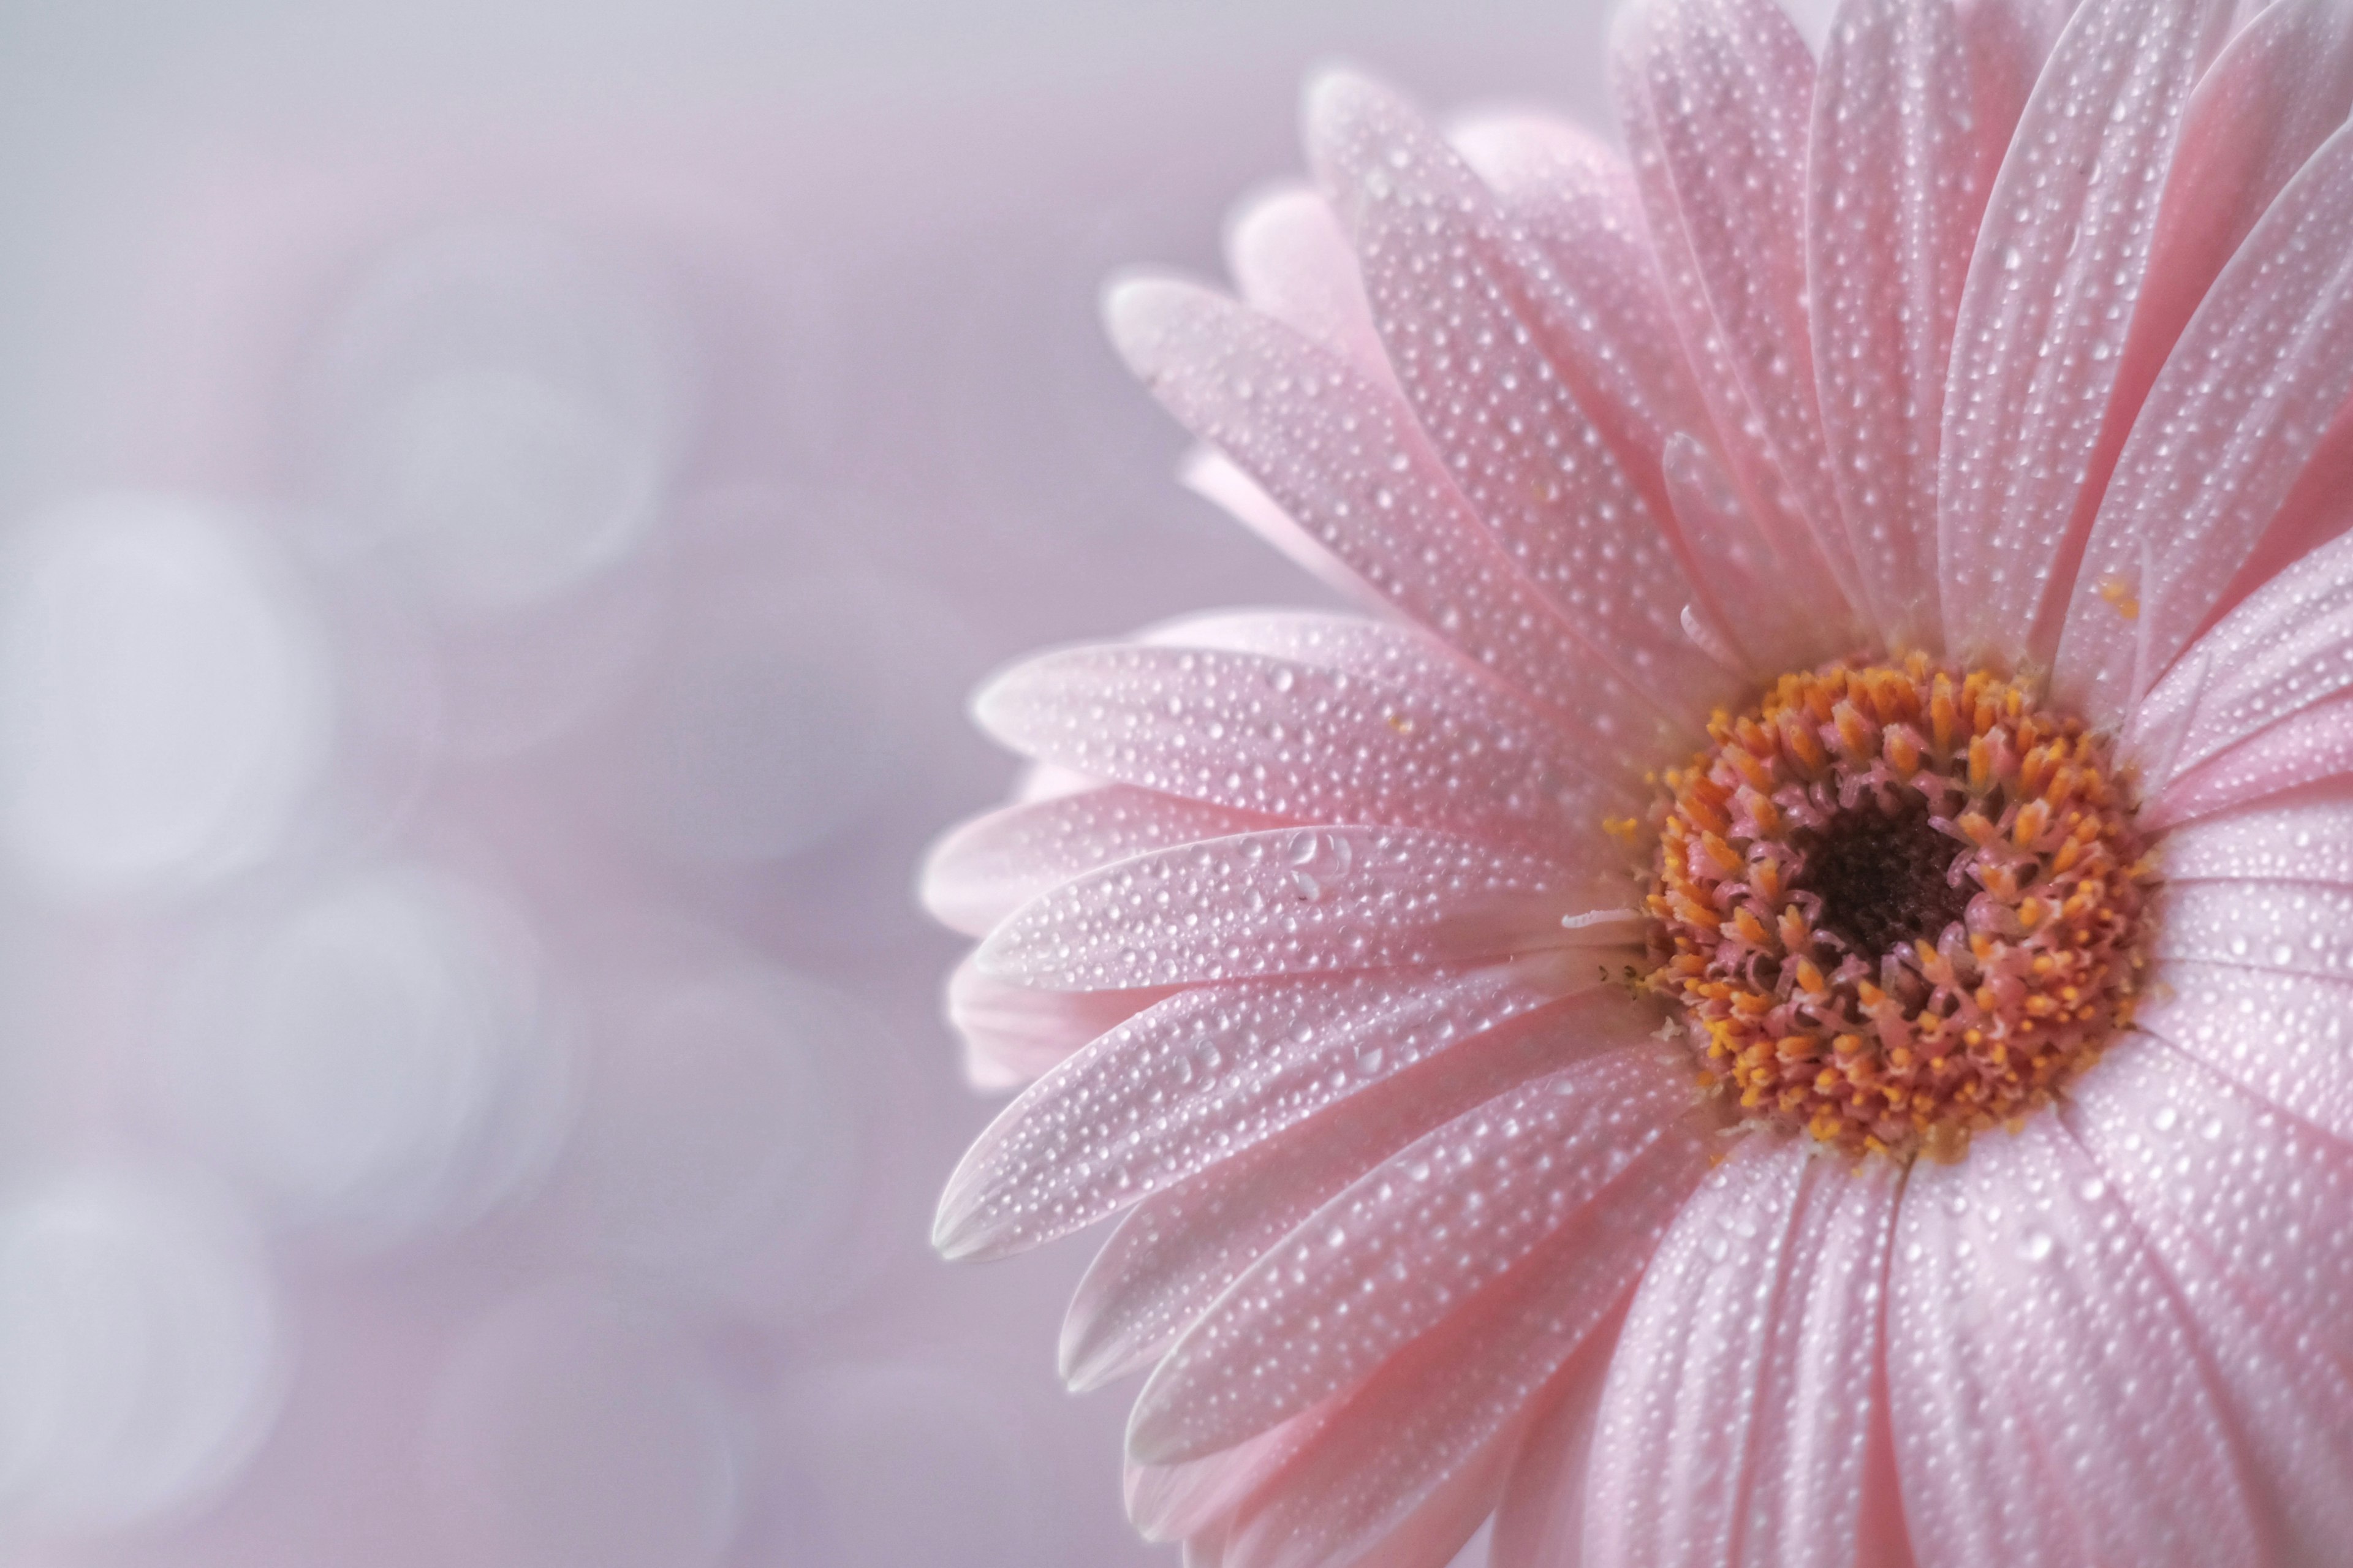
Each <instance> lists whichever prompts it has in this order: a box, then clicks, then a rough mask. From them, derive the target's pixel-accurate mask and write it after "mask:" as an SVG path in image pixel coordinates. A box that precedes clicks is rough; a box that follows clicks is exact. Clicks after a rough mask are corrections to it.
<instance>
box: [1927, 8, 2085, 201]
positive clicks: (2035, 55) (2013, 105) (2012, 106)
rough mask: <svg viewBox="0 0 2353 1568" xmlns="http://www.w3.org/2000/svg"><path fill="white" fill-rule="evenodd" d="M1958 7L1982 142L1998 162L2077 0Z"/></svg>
mask: <svg viewBox="0 0 2353 1568" xmlns="http://www.w3.org/2000/svg"><path fill="white" fill-rule="evenodd" d="M1954 9H1955V13H1956V16H1957V21H1958V22H1959V25H1960V31H1961V43H1962V47H1963V48H1965V49H1967V50H1968V58H1969V80H1970V82H1971V83H1972V85H1973V86H1974V87H1975V89H1976V92H1977V103H1978V108H1977V121H1978V142H1979V144H1980V145H1981V146H1982V147H1983V148H1984V155H1985V156H1986V157H1987V158H1988V159H1989V160H1990V161H1991V163H1993V164H1994V165H1996V166H1999V165H2000V163H2001V157H2002V154H2003V153H2006V152H2008V151H2009V150H2010V135H2011V133H2012V132H2015V131H2016V130H2017V129H2018V117H2019V115H2020V114H2021V113H2023V112H2024V111H2025V109H2026V99H2027V95H2028V94H2029V93H2031V92H2032V91H2033V90H2034V83H2035V79H2037V78H2038V77H2040V76H2041V75H2042V64H2043V62H2044V61H2045V60H2047V59H2049V58H2051V47H2052V45H2053V44H2056V43H2057V42H2058V41H2059V35H2060V33H2061V32H2062V31H2063V29H2064V28H2065V27H2066V26H2067V19H2068V17H2070V16H2073V15H2074V11H2075V0H1958V4H1957V5H1956V6H1955V7H1954Z"/></svg>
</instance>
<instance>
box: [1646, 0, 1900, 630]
mask: <svg viewBox="0 0 2353 1568" xmlns="http://www.w3.org/2000/svg"><path fill="white" fill-rule="evenodd" d="M1618 55H1619V58H1618V60H1617V61H1616V70H1617V73H1618V87H1619V100H1620V110H1621V112H1623V113H1624V115H1625V118H1626V121H1627V125H1626V131H1627V138H1628V140H1629V142H1631V143H1632V145H1633V147H1634V152H1635V169H1636V171H1637V173H1638V174H1639V175H1640V176H1641V180H1642V184H1643V194H1644V196H1645V198H1646V201H1647V205H1648V207H1649V211H1650V215H1651V232H1652V234H1653V235H1654V236H1657V237H1660V239H1661V250H1662V256H1665V257H1667V258H1669V259H1668V269H1669V273H1670V280H1671V284H1672V275H1673V273H1674V272H1676V271H1677V270H1679V268H1677V267H1676V265H1675V262H1676V261H1677V260H1679V259H1681V257H1679V256H1678V255H1677V252H1678V251H1680V252H1681V253H1683V255H1687V256H1688V258H1689V267H1690V272H1689V278H1688V280H1687V286H1686V287H1685V288H1683V289H1672V288H1671V291H1670V296H1669V297H1670V299H1671V300H1672V302H1673V303H1674V305H1675V306H1676V308H1677V310H1678V312H1679V314H1680V315H1681V316H1682V317H1683V341H1684V344H1685V346H1686V347H1687V348H1690V349H1693V351H1694V352H1693V358H1694V362H1695V363H1698V364H1699V365H1700V366H1701V367H1702V374H1703V384H1705V381H1706V379H1707V375H1706V373H1707V371H1708V370H1709V369H1710V368H1711V363H1710V362H1711V360H1714V359H1715V357H1716V356H1715V353H1711V352H1708V351H1706V350H1704V349H1702V348H1700V347H1698V345H1701V344H1708V343H1711V342H1720V343H1721V345H1722V350H1721V364H1722V366H1723V368H1724V369H1725V370H1728V371H1729V372H1730V374H1731V377H1732V380H1733V382H1734V383H1735V384H1736V388H1737V395H1736V396H1735V395H1734V389H1733V388H1731V387H1725V388H1722V389H1721V390H1718V389H1715V388H1710V389H1709V390H1710V392H1711V401H1712V402H1714V403H1715V406H1716V426H1717V429H1718V431H1719V432H1720V433H1722V434H1723V435H1724V436H1725V438H1726V440H1727V441H1731V442H1732V443H1733V444H1734V446H1735V447H1736V448H1738V447H1743V446H1746V445H1749V444H1751V443H1761V446H1762V448H1763V452H1764V454H1765V456H1766V457H1767V459H1768V460H1769V463H1770V465H1771V468H1772V469H1773V470H1774V471H1775V473H1777V474H1778V479H1779V481H1780V484H1781V485H1782V486H1783V487H1786V492H1787V500H1786V501H1781V502H1779V503H1778V505H1779V508H1781V509H1786V510H1794V511H1795V512H1796V513H1797V514H1798V515H1799V516H1801V517H1803V518H1805V519H1806V520H1807V521H1809V522H1810V525H1811V531H1812V533H1813V535H1814V537H1815V540H1816V541H1817V542H1818V543H1819V545H1820V549H1821V551H1822V552H1823V554H1824V556H1825V557H1826V559H1827V561H1828V563H1829V565H1830V567H1831V571H1832V572H1833V573H1834V574H1836V576H1837V578H1838V580H1839V582H1840V584H1841V586H1842V587H1844V588H1845V589H1846V591H1847V593H1848V596H1849V597H1850V598H1852V599H1854V600H1855V601H1856V602H1857V603H1859V604H1860V603H1862V595H1861V593H1860V589H1859V579H1858V578H1857V576H1856V573H1855V562H1854V547H1853V543H1852V540H1851V538H1850V537H1849V534H1848V531H1847V527H1846V524H1845V523H1844V521H1842V519H1841V512H1840V508H1839V500H1838V494H1837V490H1836V488H1835V487H1834V485H1833V484H1832V482H1831V472H1830V459H1829V453H1828V448H1827V447H1825V445H1824V442H1823V435H1822V424H1821V416H1820V411H1819V409H1818V407H1817V405H1816V402H1815V394H1814V350H1813V330H1812V327H1811V324H1810V321H1809V314H1808V310H1807V303H1806V300H1807V279H1806V247H1805V241H1806V206H1807V178H1806V159H1807V148H1808V142H1809V137H1810V121H1811V120H1812V115H1813V99H1814V62H1813V58H1812V57H1811V56H1810V54H1809V53H1808V52H1807V49H1806V45H1805V40H1804V39H1803V38H1801V37H1799V34H1798V29H1797V26H1796V25H1795V24H1794V23H1792V22H1791V21H1790V20H1789V18H1788V16H1787V15H1786V14H1785V13H1784V12H1783V11H1782V10H1781V8H1780V7H1779V6H1778V5H1775V4H1773V0H1645V3H1644V4H1642V5H1639V6H1637V7H1635V8H1634V9H1632V10H1630V11H1629V12H1628V13H1627V16H1626V19H1625V21H1624V23H1623V24H1622V25H1621V27H1620V37H1619V45H1618ZM1670 237H1672V239H1671V238H1670ZM1690 284H1695V285H1696V287H1695V288H1693V287H1690V286H1689V285H1690ZM1752 429H1753V430H1754V431H1755V432H1756V434H1755V435H1754V436H1750V435H1748V434H1747V432H1749V431H1750V430H1752ZM1735 432H1739V433H1740V434H1739V435H1738V436H1737V437H1736V435H1735ZM1737 461H1738V459H1737V458H1736V463H1737Z"/></svg>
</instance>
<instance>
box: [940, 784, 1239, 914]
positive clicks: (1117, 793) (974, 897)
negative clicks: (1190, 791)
mask: <svg viewBox="0 0 2353 1568" xmlns="http://www.w3.org/2000/svg"><path fill="white" fill-rule="evenodd" d="M1265 826H1269V819H1268V818H1267V817H1264V816H1258V815H1255V814H1253V813H1250V812H1244V811H1233V810H1229V809H1228V808H1226V807H1223V806H1218V805H1205V804H1203V803H1202V802H1200V801H1198V800H1183V799H1179V798H1177V797H1176V796H1175V795H1155V794H1154V793H1153V792H1152V791H1150V790H1144V789H1136V788H1134V787H1132V786H1130V785H1127V784H1109V785H1105V786H1103V787H1102V788H1099V789H1091V790H1087V791H1084V792H1082V793H1081V794H1078V795H1058V796H1056V797H1055V798H1053V799H1051V800H1042V801H1029V802H1025V803H1021V804H1018V805H1008V806H1004V807H1001V808H999V809H998V810H996V811H992V812H990V813H988V814H987V816H976V817H974V818H973V819H972V820H971V821H969V822H966V823H965V824H963V825H962V826H958V827H956V828H955V829H953V830H951V831H950V832H949V833H948V834H947V836H946V837H944V838H942V839H941V840H940V841H939V842H938V843H936V844H934V846H932V849H931V853H930V854H928V855H927V856H925V857H924V858H923V879H922V882H921V884H920V891H921V895H922V898H923V908H924V909H926V910H929V911H930V912H931V915H932V918H933V919H934V920H936V921H940V922H941V923H942V924H943V925H945V926H948V927H950V928H951V929H953V930H955V931H964V932H966V933H967V934H969V935H973V936H983V935H986V934H987V932H988V931H989V930H990V929H991V928H992V927H994V926H995V925H996V924H997V922H998V921H1001V920H1003V919H1004V918H1005V917H1006V916H1007V915H1009V914H1011V913H1012V912H1013V911H1014V910H1017V909H1019V908H1020V907H1021V906H1022V905H1023V904H1025V903H1027V902H1029V900H1031V899H1033V898H1036V897H1037V896H1038V895H1039V893H1042V892H1044V891H1046V890H1047V889H1050V888H1052V887H1054V886H1056V885H1058V884H1060V883H1062V882H1066V881H1068V880H1070V879H1071V878H1072V877H1076V876H1080V875H1082V874H1083V873H1085V872H1088V871H1092V870H1095V869H1097V868H1100V867H1103V866H1109V865H1113V864H1115V863H1117V862H1119V861H1121V860H1124V859H1126V858H1128V857H1129V856H1131V855H1140V854H1143V853H1144V852H1145V850H1148V849H1166V848H1168V847H1171V846H1173V845H1177V844H1190V843H1193V842H1195V841H1197V840H1199V839H1203V838H1222V837H1227V836H1228V835H1230V834H1235V833H1248V832H1251V831H1253V830H1255V829H1258V828H1262V827H1265Z"/></svg>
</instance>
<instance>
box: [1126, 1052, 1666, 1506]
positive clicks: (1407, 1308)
mask: <svg viewBox="0 0 2353 1568" xmlns="http://www.w3.org/2000/svg"><path fill="white" fill-rule="evenodd" d="M1631 1032H1632V1033H1633V1036H1634V1038H1635V1039H1636V1040H1637V1041H1639V1040H1641V1037H1642V1036H1641V1031H1640V1030H1639V1028H1637V1029H1635V1030H1634V1031H1631ZM1692 1098H1693V1096H1692V1090H1691V1088H1690V1086H1689V1084H1688V1082H1687V1081H1685V1080H1684V1079H1683V1076H1682V1075H1680V1074H1677V1073H1675V1072H1673V1071H1672V1069H1670V1068H1667V1067H1666V1066H1664V1065H1663V1064H1662V1063H1660V1062H1659V1061H1658V1060H1657V1058H1656V1053H1655V1052H1653V1051H1651V1050H1648V1049H1644V1048H1642V1047H1641V1046H1640V1045H1637V1047H1635V1049H1633V1050H1631V1051H1628V1050H1615V1051H1609V1052H1605V1053H1603V1054H1601V1055H1599V1056H1597V1057H1594V1058H1591V1059H1589V1060H1587V1061H1582V1062H1578V1063H1575V1064H1573V1065H1571V1066H1569V1067H1566V1068H1561V1069H1560V1070H1558V1071H1557V1072H1554V1073H1550V1074H1547V1075H1546V1076H1545V1077H1543V1078H1540V1079H1535V1080H1534V1081H1532V1082H1530V1083H1528V1084H1525V1085H1524V1086H1522V1087H1521V1088H1519V1089H1513V1090H1511V1091H1509V1092H1507V1093H1504V1094H1502V1095H1499V1096H1497V1097H1496V1098H1495V1099H1493V1100H1489V1101H1487V1102H1486V1103H1485V1104H1483V1105H1481V1106H1479V1107H1477V1108H1476V1109H1474V1110H1470V1111H1467V1112H1465V1113H1464V1114H1463V1115H1461V1116H1459V1117H1457V1118H1456V1119H1455V1120H1453V1121H1451V1122H1449V1123H1447V1124H1446V1125H1445V1126H1443V1127H1440V1128H1439V1129H1437V1130H1435V1131H1432V1132H1430V1133H1429V1134H1428V1135H1427V1136H1425V1137H1423V1138H1420V1139H1419V1140H1417V1141H1416V1142H1413V1143H1411V1144H1410V1145H1409V1146H1408V1147H1406V1148H1405V1149H1402V1150H1400V1151H1399V1152H1398V1153H1396V1154H1395V1155H1392V1156H1391V1157H1390V1158H1389V1159H1388V1160H1386V1161H1384V1162H1383V1163H1381V1164H1380V1165H1379V1166H1377V1167H1376V1168H1375V1169H1373V1170H1372V1171H1369V1172H1367V1173H1366V1174H1365V1175H1364V1176H1363V1177H1362V1178H1361V1179H1360V1180H1358V1181H1357V1182H1356V1183H1355V1184H1353V1185H1351V1186H1350V1187H1349V1188H1348V1189H1347V1190H1346V1191H1345V1192H1344V1193H1342V1194H1339V1195H1338V1196H1336V1197H1335V1198H1334V1199H1332V1200H1331V1201H1330V1202H1329V1203H1326V1204H1325V1205H1324V1206H1323V1207H1322V1208H1320V1209H1319V1210H1317V1211H1316V1212H1315V1213H1314V1215H1310V1216H1309V1217H1308V1218H1307V1219H1306V1220H1305V1221H1304V1222H1303V1223H1302V1224H1301V1225H1300V1226H1299V1227H1298V1228H1297V1229H1296V1230H1294V1231H1293V1232H1292V1234H1291V1235H1290V1236H1289V1237H1286V1238H1285V1239H1284V1240H1283V1241H1282V1244H1281V1245H1280V1246H1278V1247H1275V1248H1274V1249H1273V1250H1272V1251H1271V1252H1269V1253H1268V1254H1267V1255H1266V1256H1265V1257H1263V1258H1260V1259H1259V1261H1258V1262H1257V1264H1256V1265H1254V1266H1253V1267H1252V1268H1250V1270H1249V1272H1247V1273H1246V1274H1244V1275H1243V1276H1242V1278H1241V1279H1240V1280H1239V1281H1237V1282H1236V1283H1235V1285H1234V1286H1233V1288H1232V1289H1229V1290H1228V1291H1227V1292H1226V1293H1225V1294H1224V1295H1223V1296H1221V1297H1220V1298H1219V1300H1218V1302H1217V1304H1216V1305H1215V1306H1214V1307H1212V1308H1211V1309H1210V1310H1209V1311H1208V1313H1207V1314H1206V1315H1205V1316H1203V1317H1202V1318H1201V1319H1200V1320H1199V1321H1198V1322H1196V1323H1195V1324H1194V1325H1193V1327H1192V1328H1191V1329H1190V1330H1188V1331H1187V1333H1186V1334H1185V1336H1184V1338H1183V1339H1181V1340H1179V1341H1178V1342H1177V1343H1176V1348H1175V1349H1174V1350H1172V1351H1170V1352H1169V1353H1168V1356H1167V1359H1166V1360H1165V1361H1163V1362H1162V1363H1160V1366H1159V1368H1158V1369H1157V1370H1156V1371H1155V1373H1153V1375H1152V1379H1151V1381H1150V1382H1149V1383H1147V1384H1145V1389H1144V1393H1143V1394H1142V1395H1140V1396H1139V1397H1138V1399H1137V1401H1136V1406H1135V1414H1134V1418H1133V1419H1132V1420H1131V1422H1130V1423H1129V1426H1128V1450H1129V1452H1130V1453H1132V1454H1134V1456H1135V1457H1136V1458H1139V1459H1142V1460H1145V1462H1148V1463H1163V1464H1165V1463H1169V1462H1172V1461H1175V1460H1178V1459H1185V1458H1196V1457H1198V1456H1199V1455H1201V1454H1203V1453H1208V1452H1212V1451H1214V1450H1216V1449H1219V1448H1222V1447H1229V1446H1230V1445H1231V1444H1233V1443H1236V1442H1239V1441H1240V1440H1241V1439H1243V1438H1245V1437H1248V1436H1251V1435H1253V1434H1255V1433H1257V1432H1260V1431H1262V1430H1264V1429H1265V1428H1267V1427H1269V1426H1273V1425H1275V1424H1276V1423H1278V1422H1280V1421H1282V1420H1284V1419H1287V1418H1288V1417H1290V1416H1292V1415H1298V1414H1299V1413H1300V1412H1302V1411H1304V1410H1307V1409H1310V1408H1312V1407H1314V1405H1319V1404H1321V1403H1322V1402H1323V1401H1324V1400H1325V1399H1327V1398H1329V1397H1330V1396H1331V1395H1333V1394H1336V1393H1339V1392H1340V1391H1342V1390H1344V1389H1347V1388H1350V1387H1353V1386H1355V1385H1356V1384H1357V1383H1358V1382H1359V1381H1360V1380H1361V1379H1363V1378H1364V1377H1365V1376H1366V1375H1367V1374H1369V1373H1371V1372H1372V1371H1373V1369H1374V1368H1375V1367H1376V1366H1377V1365H1379V1364H1380V1363H1382V1362H1383V1361H1385V1360H1387V1359H1388V1357H1389V1356H1390V1355H1391V1354H1393V1353H1394V1352H1397V1351H1398V1350H1399V1349H1401V1348H1402V1347H1403V1346H1404V1345H1405V1344H1406V1343H1408V1342H1410V1341H1412V1340H1414V1339H1417V1338H1419V1336H1421V1335H1422V1334H1424V1333H1427V1332H1430V1331H1432V1330H1434V1329H1436V1328H1437V1327H1439V1325H1440V1323H1442V1322H1443V1321H1445V1320H1446V1319H1447V1318H1448V1317H1449V1316H1451V1314H1452V1312H1453V1311H1454V1310H1455V1309H1456V1307H1457V1306H1458V1305H1459V1303H1460V1302H1461V1301H1462V1300H1464V1299H1465V1298H1467V1297H1469V1296H1472V1295H1473V1294H1475V1293H1476V1292H1478V1291H1480V1290H1482V1289H1486V1288H1488V1287H1489V1286H1491V1285H1493V1284H1495V1283H1496V1282H1497V1281H1499V1280H1500V1279H1502V1278H1503V1276H1504V1274H1505V1273H1507V1272H1508V1271H1509V1270H1511V1269H1512V1268H1515V1267H1517V1266H1518V1265H1519V1264H1520V1263H1521V1262H1523V1261H1524V1260H1525V1259H1526V1258H1529V1257H1531V1256H1533V1255H1534V1254H1535V1252H1536V1251H1537V1250H1538V1249H1540V1248H1541V1247H1543V1246H1544V1245H1545V1244H1546V1242H1547V1241H1548V1240H1550V1239H1551V1238H1552V1237H1554V1236H1555V1235H1556V1234H1557V1233H1559V1232H1560V1231H1561V1230H1562V1229H1563V1228H1564V1227H1566V1226H1571V1225H1574V1224H1577V1223H1578V1222H1579V1220H1580V1219H1581V1218H1582V1217H1584V1216H1586V1215H1589V1214H1591V1213H1592V1212H1594V1211H1595V1209H1596V1207H1597V1205H1599V1204H1600V1203H1601V1201H1602V1199H1603V1196H1604V1194H1609V1193H1611V1192H1612V1191H1613V1190H1615V1188H1616V1184H1617V1183H1618V1182H1619V1180H1620V1177H1622V1176H1623V1175H1624V1174H1625V1173H1627V1172H1628V1171H1629V1170H1630V1169H1632V1168H1634V1167H1635V1166H1636V1165H1637V1163H1639V1162H1640V1161H1641V1155H1642V1154H1643V1152H1644V1151H1646V1150H1648V1149H1650V1148H1651V1147H1652V1146H1653V1145H1654V1144H1656V1143H1657V1142H1659V1141H1660V1140H1661V1139H1662V1138H1665V1137H1667V1136H1668V1135H1669V1133H1670V1131H1671V1130H1672V1128H1673V1126H1674V1124H1675V1122H1676V1120H1677V1118H1678V1117H1679V1116H1680V1115H1681V1114H1682V1113H1683V1111H1684V1110H1686V1109H1687V1108H1688V1107H1689V1106H1690V1104H1691V1102H1692ZM1620 1283H1621V1282H1619V1281H1616V1280H1613V1279H1610V1278H1609V1277H1608V1276H1606V1275H1601V1274H1599V1273H1597V1275H1596V1276H1595V1277H1594V1278H1593V1279H1591V1280H1589V1281H1588V1282H1587V1289H1589V1290H1591V1291H1597V1292H1599V1299H1598V1300H1597V1302H1596V1303H1595V1305H1596V1306H1597V1307H1598V1308H1606V1307H1607V1306H1608V1305H1609V1303H1610V1302H1612V1301H1614V1300H1616V1297H1617V1294H1618V1289H1620Z"/></svg>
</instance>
